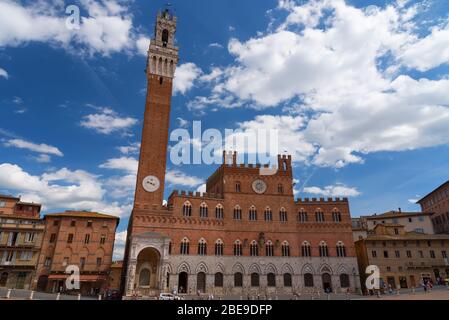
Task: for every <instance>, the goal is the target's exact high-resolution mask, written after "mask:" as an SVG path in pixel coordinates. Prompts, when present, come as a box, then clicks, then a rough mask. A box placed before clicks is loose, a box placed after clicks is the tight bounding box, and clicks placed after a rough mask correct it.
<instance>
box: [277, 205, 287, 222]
mask: <svg viewBox="0 0 449 320" xmlns="http://www.w3.org/2000/svg"><path fill="white" fill-rule="evenodd" d="M287 220H288V217H287V211H286V210H285V209H284V208H281V210H280V211H279V221H281V222H287Z"/></svg>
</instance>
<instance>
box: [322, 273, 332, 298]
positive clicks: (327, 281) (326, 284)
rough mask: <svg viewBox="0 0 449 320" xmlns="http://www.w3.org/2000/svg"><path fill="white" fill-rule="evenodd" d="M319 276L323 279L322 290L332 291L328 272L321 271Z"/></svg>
mask: <svg viewBox="0 0 449 320" xmlns="http://www.w3.org/2000/svg"><path fill="white" fill-rule="evenodd" d="M321 278H322V280H323V290H324V292H328V293H330V292H332V279H331V275H330V274H329V273H323V275H322V276H321Z"/></svg>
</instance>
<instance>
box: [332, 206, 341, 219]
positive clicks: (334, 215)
mask: <svg viewBox="0 0 449 320" xmlns="http://www.w3.org/2000/svg"><path fill="white" fill-rule="evenodd" d="M332 219H333V220H334V222H341V213H340V211H338V209H334V210H333V211H332Z"/></svg>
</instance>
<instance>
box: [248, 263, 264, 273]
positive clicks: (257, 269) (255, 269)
mask: <svg viewBox="0 0 449 320" xmlns="http://www.w3.org/2000/svg"><path fill="white" fill-rule="evenodd" d="M248 273H250V274H251V273H258V274H262V270H260V267H259V265H258V264H256V263H253V264H252V265H250V266H249V268H248Z"/></svg>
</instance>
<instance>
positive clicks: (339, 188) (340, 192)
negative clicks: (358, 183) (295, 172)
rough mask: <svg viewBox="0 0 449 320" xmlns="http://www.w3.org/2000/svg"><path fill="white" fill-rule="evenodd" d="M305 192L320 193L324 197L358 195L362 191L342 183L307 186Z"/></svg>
mask: <svg viewBox="0 0 449 320" xmlns="http://www.w3.org/2000/svg"><path fill="white" fill-rule="evenodd" d="M304 193H309V194H314V195H319V196H323V197H357V196H359V195H360V192H359V191H358V190H357V189H356V188H350V187H346V186H344V185H341V184H337V185H332V186H327V187H324V189H323V188H320V187H306V188H304Z"/></svg>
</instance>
